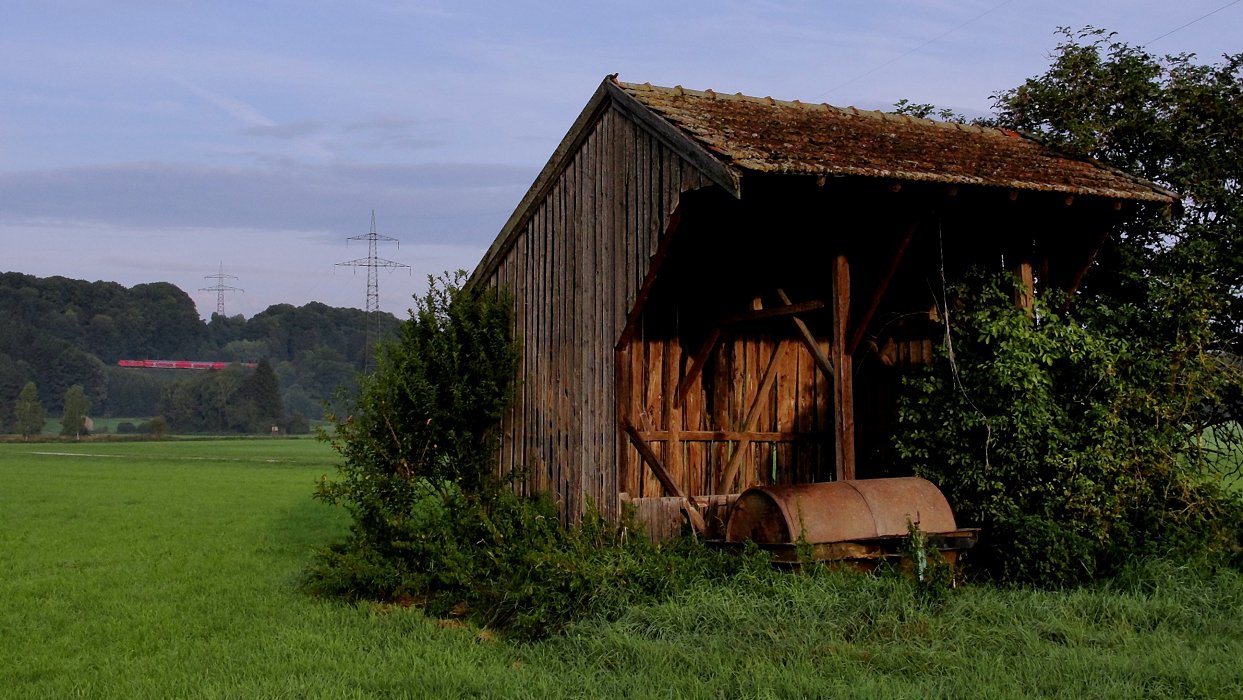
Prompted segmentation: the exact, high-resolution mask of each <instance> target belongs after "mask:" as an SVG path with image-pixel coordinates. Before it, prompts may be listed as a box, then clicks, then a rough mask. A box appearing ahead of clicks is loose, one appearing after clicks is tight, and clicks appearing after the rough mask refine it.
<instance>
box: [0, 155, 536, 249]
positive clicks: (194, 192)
mask: <svg viewBox="0 0 1243 700" xmlns="http://www.w3.org/2000/svg"><path fill="white" fill-rule="evenodd" d="M536 172H537V171H536V169H535V168H532V167H525V168H524V167H513V166H505V165H489V164H480V165H472V164H429V165H367V164H332V165H299V164H296V163H288V162H287V163H285V164H283V165H282V166H280V167H213V166H204V165H186V164H180V163H125V164H113V165H105V166H89V167H75V168H60V169H51V170H42V171H23V172H14V173H0V221H2V222H4V223H8V224H20V223H39V222H67V221H78V222H91V223H95V224H103V225H109V226H133V227H138V228H155V227H178V228H184V227H208V228H237V229H244V228H265V229H298V230H308V231H330V232H340V233H341V234H342V235H353V234H354V233H358V232H359V231H360V230H364V231H365V229H366V226H367V224H368V223H369V217H370V212H371V211H372V210H373V209H374V210H375V211H376V214H377V217H378V220H379V221H380V222H381V223H382V225H383V226H384V227H385V228H387V229H391V230H390V231H389V235H394V236H397V237H399V238H402V240H403V241H407V242H426V243H430V242H446V241H453V242H456V243H461V242H469V243H471V244H475V245H484V246H486V245H487V244H488V243H490V242H491V239H492V238H493V237H494V236H495V235H496V233H497V232H498V231H499V230H500V227H501V226H502V225H503V224H504V222H505V220H506V219H507V218H508V216H509V214H510V212H511V211H512V210H513V208H514V206H516V205H517V203H518V201H519V199H521V197H522V195H523V194H524V193H525V191H526V189H527V187H528V186H529V185H530V183H531V181H532V180H533V179H534V178H535V175H536Z"/></svg>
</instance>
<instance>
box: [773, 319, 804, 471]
mask: <svg viewBox="0 0 1243 700" xmlns="http://www.w3.org/2000/svg"><path fill="white" fill-rule="evenodd" d="M778 342H780V343H781V360H780V364H779V365H778V367H777V385H776V387H775V389H776V392H777V421H776V422H777V430H778V432H783V433H790V432H794V431H795V430H796V429H797V420H798V417H797V416H798V406H797V390H798V362H799V357H800V355H801V354H802V353H800V352H799V350H800V348H798V347H796V346H797V345H798V341H796V340H793V339H787V340H778ZM776 449H777V470H778V473H777V483H783V484H789V483H793V482H794V480H795V474H796V471H795V470H796V468H797V463H796V461H795V459H794V445H793V444H791V443H783V444H780V445H777V446H776Z"/></svg>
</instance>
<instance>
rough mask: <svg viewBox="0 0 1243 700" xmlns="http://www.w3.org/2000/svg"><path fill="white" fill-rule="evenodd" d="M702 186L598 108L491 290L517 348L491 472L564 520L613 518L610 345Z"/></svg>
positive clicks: (631, 125)
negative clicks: (498, 292) (545, 497)
mask: <svg viewBox="0 0 1243 700" xmlns="http://www.w3.org/2000/svg"><path fill="white" fill-rule="evenodd" d="M709 184H710V182H709V180H708V179H707V178H706V177H705V176H703V174H702V173H701V172H700V171H698V170H697V169H696V168H695V167H694V166H692V165H691V164H690V163H689V162H687V161H685V160H684V159H682V158H681V157H680V156H679V155H678V154H677V153H675V152H674V151H673V150H672V149H670V148H669V147H668V146H667V145H666V144H665V143H664V142H662V141H661V140H660V139H659V138H658V137H656V136H654V135H652V134H651V133H649V132H648V131H647V130H645V129H644V128H643V127H641V126H639V125H638V124H636V123H635V122H633V121H631V120H630V119H628V118H626V117H625V116H624V115H622V114H621V113H620V112H618V111H616V110H615V109H613V108H611V107H606V108H605V110H604V111H603V113H602V114H601V116H600V118H599V120H598V121H597V122H596V123H595V125H594V127H593V128H592V129H590V130H589V132H588V133H587V134H586V137H585V139H584V140H583V141H582V143H581V144H580V146H579V147H578V149H577V150H576V151H575V152H574V153H573V155H572V157H571V158H570V160H569V162H568V164H567V166H566V167H565V169H564V170H563V171H562V172H561V174H560V175H559V176H558V177H557V179H556V181H555V183H554V184H553V186H552V188H551V190H550V191H549V193H548V195H547V196H546V197H544V198H543V199H542V200H541V201H539V202H538V203H537V204H536V205H535V211H534V213H533V216H531V218H530V220H529V221H528V222H527V223H526V225H525V226H524V227H523V228H522V229H521V230H520V231H519V232H518V233H517V235H516V236H515V238H514V239H513V243H512V245H511V246H510V247H509V248H508V249H507V250H506V251H505V252H504V254H503V256H502V258H501V260H500V263H499V265H498V266H497V268H496V271H495V272H494V273H493V274H492V276H491V278H490V280H489V283H490V284H491V285H492V286H497V287H504V288H506V289H508V290H509V291H510V292H511V293H512V294H513V295H514V302H515V310H516V313H515V320H514V332H515V334H516V336H517V337H518V338H519V339H520V341H521V343H522V357H521V368H520V384H519V385H518V388H517V392H518V395H517V399H516V401H515V404H514V406H513V407H512V408H511V409H510V411H509V412H508V413H507V414H506V416H505V418H504V420H503V422H502V431H503V441H502V449H501V453H500V456H499V470H500V472H501V473H502V474H507V473H511V472H515V471H518V472H520V473H521V474H523V478H522V479H521V480H520V481H518V482H516V483H515V487H516V488H518V489H519V490H520V491H522V492H524V493H534V492H539V491H550V492H552V493H553V494H554V495H555V496H556V498H557V499H558V500H559V501H560V503H561V508H562V513H563V515H564V516H565V517H566V518H567V519H568V520H572V521H573V520H577V519H578V518H579V517H580V516H581V514H582V513H583V511H584V508H585V507H586V505H587V503H588V501H591V502H594V504H595V506H596V507H597V508H598V509H599V510H600V512H601V513H602V514H603V515H605V516H606V517H609V518H615V517H616V516H617V515H618V495H617V494H618V492H619V488H618V484H617V454H618V443H617V440H618V431H617V412H616V403H615V400H614V397H615V393H614V345H615V343H616V342H617V338H618V335H619V334H620V332H621V330H622V328H623V327H624V326H625V323H626V316H627V313H628V311H629V310H630V308H631V306H632V305H633V302H634V299H635V296H636V294H637V292H638V290H639V288H640V286H641V284H642V282H643V278H644V275H645V274H646V273H647V270H648V263H649V260H650V258H651V256H652V255H653V254H654V253H655V251H656V248H657V246H658V244H659V241H660V237H661V235H662V234H663V232H664V230H665V227H666V224H667V221H668V219H669V216H670V214H671V213H672V212H673V211H674V209H675V208H676V207H677V204H678V201H679V197H680V195H681V193H683V192H685V191H688V190H693V189H698V188H702V187H706V186H708V185H709Z"/></svg>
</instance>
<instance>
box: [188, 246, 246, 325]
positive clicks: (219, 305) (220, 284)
mask: <svg viewBox="0 0 1243 700" xmlns="http://www.w3.org/2000/svg"><path fill="white" fill-rule="evenodd" d="M203 279H205V280H216V284H215V285H213V286H211V287H201V288H199V291H200V292H215V293H216V313H217V314H219V315H221V316H223V315H224V293H225V292H245V291H246V290H245V289H241V288H239V287H230V286H228V285H227V284H225V283H224V281H225V280H235V279H237V275H226V274H224V261H223V260H221V261H220V271H219V272H217V273H216V274H214V275H203Z"/></svg>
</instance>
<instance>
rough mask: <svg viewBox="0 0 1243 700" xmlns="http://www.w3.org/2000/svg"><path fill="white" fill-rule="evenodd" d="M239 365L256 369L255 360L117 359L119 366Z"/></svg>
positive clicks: (174, 367)
mask: <svg viewBox="0 0 1243 700" xmlns="http://www.w3.org/2000/svg"><path fill="white" fill-rule="evenodd" d="M233 365H237V366H239V367H246V368H248V369H254V368H255V363H253V362H201V361H198V360H117V366H119V367H146V368H152V369H224V368H225V367H229V366H233Z"/></svg>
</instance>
